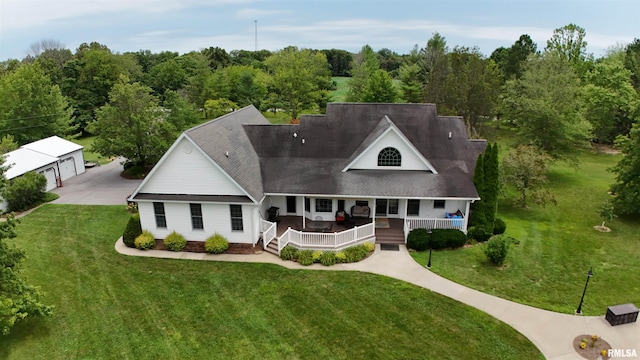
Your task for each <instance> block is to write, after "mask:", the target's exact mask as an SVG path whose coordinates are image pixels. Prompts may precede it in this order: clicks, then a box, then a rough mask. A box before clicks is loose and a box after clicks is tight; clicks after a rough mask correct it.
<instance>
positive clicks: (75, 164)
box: [22, 136, 85, 181]
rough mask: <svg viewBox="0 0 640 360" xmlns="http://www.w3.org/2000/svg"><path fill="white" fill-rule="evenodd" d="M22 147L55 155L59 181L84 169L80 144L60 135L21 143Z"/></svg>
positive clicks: (80, 172)
mask: <svg viewBox="0 0 640 360" xmlns="http://www.w3.org/2000/svg"><path fill="white" fill-rule="evenodd" d="M22 148H24V149H29V150H33V151H36V152H39V153H41V154H44V155H48V156H52V157H55V158H56V159H57V160H58V167H59V169H60V173H59V176H60V179H61V181H65V180H67V179H69V178H71V177H74V176H76V175H80V174H82V173H83V172H84V171H85V168H84V155H83V153H82V146H81V145H78V144H76V143H74V142H71V141H69V140H65V139H63V138H61V137H58V136H51V137H48V138H46V139H42V140H38V141H34V142H32V143H29V144H26V145H22Z"/></svg>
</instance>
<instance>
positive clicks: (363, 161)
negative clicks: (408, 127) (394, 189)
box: [350, 131, 429, 170]
mask: <svg viewBox="0 0 640 360" xmlns="http://www.w3.org/2000/svg"><path fill="white" fill-rule="evenodd" d="M387 147H392V148H395V149H396V150H398V151H399V152H400V154H401V156H402V165H401V166H379V165H378V155H379V154H380V152H381V151H382V150H383V149H385V148H387ZM350 168H351V169H381V170H429V168H428V167H427V166H426V165H425V163H424V161H423V160H422V159H421V158H420V157H419V156H418V154H416V150H415V149H414V148H413V147H410V146H409V145H408V144H407V143H406V142H405V141H404V140H403V139H402V138H401V137H400V136H398V134H397V133H396V132H395V131H389V132H387V133H386V134H384V135H383V136H382V137H380V138H379V139H378V141H376V142H374V144H372V145H371V146H369V147H368V148H367V149H365V150H364V153H363V154H362V155H361V156H360V157H359V158H358V159H357V161H355V162H354V163H353V164H352V165H351V167H350Z"/></svg>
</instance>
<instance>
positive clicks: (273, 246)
mask: <svg viewBox="0 0 640 360" xmlns="http://www.w3.org/2000/svg"><path fill="white" fill-rule="evenodd" d="M264 251H266V252H268V253H271V254H273V255H275V256H278V239H273V240H271V242H270V243H269V245H267V248H266V249H265V250H264Z"/></svg>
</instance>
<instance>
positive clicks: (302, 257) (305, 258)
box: [298, 250, 313, 266]
mask: <svg viewBox="0 0 640 360" xmlns="http://www.w3.org/2000/svg"><path fill="white" fill-rule="evenodd" d="M298 263H299V264H300V265H304V266H309V265H311V264H313V251H312V250H300V251H298Z"/></svg>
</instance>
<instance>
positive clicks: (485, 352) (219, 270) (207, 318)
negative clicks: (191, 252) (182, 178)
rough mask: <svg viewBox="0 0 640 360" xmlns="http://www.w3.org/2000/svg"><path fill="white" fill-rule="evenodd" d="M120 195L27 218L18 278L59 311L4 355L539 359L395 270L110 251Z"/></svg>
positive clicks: (478, 315)
mask: <svg viewBox="0 0 640 360" xmlns="http://www.w3.org/2000/svg"><path fill="white" fill-rule="evenodd" d="M127 219H128V214H127V213H126V212H125V210H124V207H123V206H72V205H45V206H43V207H41V208H39V209H37V210H36V211H34V212H33V213H31V214H29V215H27V216H26V217H24V218H23V219H22V223H21V224H20V225H18V238H17V239H15V240H13V241H12V242H15V244H16V245H17V246H19V247H20V248H23V249H24V250H26V252H27V255H28V259H27V261H26V262H25V263H24V269H25V272H24V276H26V277H27V278H28V280H29V281H30V282H31V283H32V284H35V285H38V286H40V287H41V288H42V290H43V291H44V292H45V293H46V296H45V297H44V301H45V302H46V303H49V304H53V305H55V314H54V315H53V316H51V317H49V318H44V319H30V320H27V321H24V322H21V323H19V324H18V325H17V326H16V327H15V328H14V329H13V331H12V333H11V334H10V335H8V336H0V358H2V359H160V358H161V359H231V358H233V359H319V358H322V359H415V358H429V359H436V358H437V359H460V358H469V359H538V358H542V356H541V354H540V353H539V351H538V350H537V349H536V348H535V347H534V345H533V344H531V343H530V342H529V341H528V340H527V339H526V338H524V337H523V336H521V335H520V334H519V333H517V332H516V331H515V330H513V329H512V328H510V327H509V326H507V325H505V324H503V323H501V322H498V321H497V320H495V319H494V318H491V317H489V316H488V315H486V314H484V313H482V312H479V311H477V310H475V309H473V308H470V307H468V306H465V305H462V304H460V303H457V302H455V301H453V300H450V299H448V298H445V297H442V296H439V295H436V294H434V293H431V292H430V291H427V290H425V289H421V288H418V287H415V286H413V285H409V284H406V283H403V282H400V281H396V280H393V279H390V278H386V277H381V276H376V275H372V274H366V273H358V272H338V271H335V272H334V271H311V270H303V271H300V270H297V271H294V270H287V269H285V268H282V267H279V266H276V265H270V264H250V263H217V262H208V261H188V260H167V259H154V258H137V257H129V256H124V255H120V254H118V253H116V252H115V250H114V243H115V240H116V238H117V237H118V236H119V235H120V233H121V232H122V229H123V228H124V226H125V223H126V221H127Z"/></svg>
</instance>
